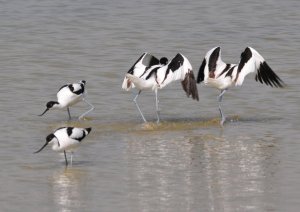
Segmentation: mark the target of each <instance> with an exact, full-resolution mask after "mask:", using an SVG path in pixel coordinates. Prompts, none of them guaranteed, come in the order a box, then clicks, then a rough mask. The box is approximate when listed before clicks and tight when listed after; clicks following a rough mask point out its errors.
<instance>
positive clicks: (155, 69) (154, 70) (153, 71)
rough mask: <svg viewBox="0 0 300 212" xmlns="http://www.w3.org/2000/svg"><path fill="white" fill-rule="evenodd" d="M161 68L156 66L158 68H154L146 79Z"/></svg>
mask: <svg viewBox="0 0 300 212" xmlns="http://www.w3.org/2000/svg"><path fill="white" fill-rule="evenodd" d="M159 68H160V67H156V68H154V69H153V70H151V71H150V73H149V74H148V75H147V77H146V80H148V79H149V78H150V77H151V76H152V75H153V74H157V70H158V69H159Z"/></svg>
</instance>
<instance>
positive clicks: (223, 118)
mask: <svg viewBox="0 0 300 212" xmlns="http://www.w3.org/2000/svg"><path fill="white" fill-rule="evenodd" d="M226 91H227V90H226V89H225V90H221V93H220V95H219V96H218V102H219V111H220V115H221V121H220V124H221V125H222V126H223V124H224V122H225V121H226V117H225V116H224V114H223V111H222V107H221V102H222V99H223V95H224V94H225V92H226Z"/></svg>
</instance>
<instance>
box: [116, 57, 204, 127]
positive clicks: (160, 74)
mask: <svg viewBox="0 0 300 212" xmlns="http://www.w3.org/2000/svg"><path fill="white" fill-rule="evenodd" d="M177 80H181V83H182V87H183V89H184V91H185V92H186V94H187V96H188V97H190V96H191V97H192V98H193V99H196V100H198V99H199V98H198V91H197V86H196V80H195V77H194V73H193V71H192V65H191V64H190V62H189V61H188V59H187V58H186V57H185V56H184V55H182V54H180V53H178V54H177V55H176V56H175V57H174V58H173V59H172V60H171V61H170V62H168V60H167V58H165V57H163V58H161V59H160V60H158V59H157V58H155V57H154V56H153V55H151V54H149V53H144V54H143V55H142V56H141V57H140V58H139V59H138V60H137V62H136V63H135V64H134V65H133V66H132V67H131V68H130V70H129V71H128V73H127V74H126V75H125V78H124V80H123V84H122V88H123V89H124V90H127V91H129V90H130V89H131V88H134V87H136V88H137V89H138V90H139V92H138V94H137V95H136V96H135V98H134V99H133V101H134V102H135V104H136V107H137V109H138V110H139V112H140V114H141V116H142V119H143V120H144V122H146V119H145V117H144V115H143V113H142V112H141V110H140V107H139V105H138V104H137V98H138V96H139V94H140V93H141V91H142V90H153V91H155V98H156V114H157V122H159V120H160V117H159V108H158V97H157V93H158V89H162V88H164V87H165V86H167V85H168V84H169V83H171V82H173V81H177Z"/></svg>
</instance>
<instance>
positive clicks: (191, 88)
mask: <svg viewBox="0 0 300 212" xmlns="http://www.w3.org/2000/svg"><path fill="white" fill-rule="evenodd" d="M181 85H182V88H183V90H184V91H185V93H186V95H187V97H190V96H192V98H193V99H195V100H197V101H199V95H198V89H197V85H196V80H195V76H194V73H193V71H192V70H189V71H188V72H187V73H186V74H185V78H184V80H182V81H181Z"/></svg>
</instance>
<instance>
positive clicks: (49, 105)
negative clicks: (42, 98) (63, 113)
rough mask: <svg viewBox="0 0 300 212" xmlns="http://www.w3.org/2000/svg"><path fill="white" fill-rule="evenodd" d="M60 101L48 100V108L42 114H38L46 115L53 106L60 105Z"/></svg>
mask: <svg viewBox="0 0 300 212" xmlns="http://www.w3.org/2000/svg"><path fill="white" fill-rule="evenodd" d="M58 104H59V103H58V102H55V101H50V102H47V104H46V107H47V108H46V110H45V111H44V112H43V113H42V114H40V115H38V116H42V115H44V114H45V113H46V112H47V111H48V110H49V109H50V108H53V106H54V105H58Z"/></svg>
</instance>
